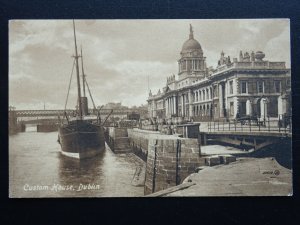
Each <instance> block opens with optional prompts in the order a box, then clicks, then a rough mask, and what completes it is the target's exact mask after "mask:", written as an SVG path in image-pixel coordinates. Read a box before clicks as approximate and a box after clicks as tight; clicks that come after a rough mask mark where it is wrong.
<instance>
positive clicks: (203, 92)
mask: <svg viewBox="0 0 300 225" xmlns="http://www.w3.org/2000/svg"><path fill="white" fill-rule="evenodd" d="M203 100H205V90H203Z"/></svg>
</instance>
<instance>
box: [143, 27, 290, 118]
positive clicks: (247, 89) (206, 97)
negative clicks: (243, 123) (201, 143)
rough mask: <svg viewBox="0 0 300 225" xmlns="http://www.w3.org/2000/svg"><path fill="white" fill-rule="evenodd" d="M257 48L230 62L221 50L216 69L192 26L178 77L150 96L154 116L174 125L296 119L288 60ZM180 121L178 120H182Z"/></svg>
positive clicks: (168, 79)
mask: <svg viewBox="0 0 300 225" xmlns="http://www.w3.org/2000/svg"><path fill="white" fill-rule="evenodd" d="M264 57H265V54H264V53H263V52H262V51H259V50H256V51H254V50H253V51H251V52H250V53H248V52H244V53H243V52H242V51H240V54H239V57H238V58H232V59H230V56H225V54H224V52H223V51H222V52H221V55H220V59H219V61H218V66H217V67H216V69H213V68H212V67H210V68H208V67H207V65H206V62H205V60H206V57H205V56H204V52H203V50H202V48H201V45H200V43H199V42H198V41H197V40H196V39H195V38H194V34H193V27H192V26H191V25H190V34H189V39H188V40H187V41H185V42H184V44H183V46H182V49H181V52H180V59H179V60H178V79H176V78H175V75H172V76H170V77H168V78H167V82H166V85H165V87H163V89H162V91H160V90H159V91H158V93H157V94H152V93H151V91H150V93H149V97H148V100H147V101H148V112H149V117H150V118H155V119H156V120H157V121H161V120H162V119H166V120H172V121H179V119H180V121H181V120H186V121H209V120H227V121H228V120H233V119H236V118H239V117H245V116H252V117H256V118H258V119H260V120H262V119H263V118H266V117H269V118H272V119H273V120H277V119H279V118H280V117H281V116H282V115H290V113H291V105H290V98H291V97H290V92H291V84H290V82H291V75H290V69H289V68H286V65H285V62H272V61H267V60H264ZM177 119H178V120H177Z"/></svg>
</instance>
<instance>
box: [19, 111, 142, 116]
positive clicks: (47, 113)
mask: <svg viewBox="0 0 300 225" xmlns="http://www.w3.org/2000/svg"><path fill="white" fill-rule="evenodd" d="M111 110H113V113H112V115H123V116H125V115H128V114H130V113H133V112H137V111H140V110H135V109H101V110H100V115H108V114H109V113H110V112H111ZM13 112H15V116H16V117H54V116H55V117H57V116H63V115H64V112H66V113H67V115H69V116H71V115H74V114H75V113H76V110H72V109H67V110H62V109H54V110H14V111H13ZM142 113H145V112H142ZM89 114H90V115H97V110H94V109H89Z"/></svg>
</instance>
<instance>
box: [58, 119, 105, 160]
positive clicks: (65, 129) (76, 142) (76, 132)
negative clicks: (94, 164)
mask: <svg viewBox="0 0 300 225" xmlns="http://www.w3.org/2000/svg"><path fill="white" fill-rule="evenodd" d="M58 131H59V136H58V141H59V143H60V145H61V152H62V154H63V155H66V156H68V157H72V158H78V159H85V158H91V157H93V156H96V155H98V154H100V153H101V152H103V151H104V150H105V140H104V130H103V127H102V126H100V125H98V124H92V123H89V122H86V121H80V120H77V121H72V123H71V124H68V125H64V126H61V127H59V129H58Z"/></svg>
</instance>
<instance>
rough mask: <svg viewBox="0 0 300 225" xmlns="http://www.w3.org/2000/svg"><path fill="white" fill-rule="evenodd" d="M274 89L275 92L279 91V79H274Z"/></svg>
mask: <svg viewBox="0 0 300 225" xmlns="http://www.w3.org/2000/svg"><path fill="white" fill-rule="evenodd" d="M274 89H275V93H280V92H281V81H280V80H275V81H274Z"/></svg>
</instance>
